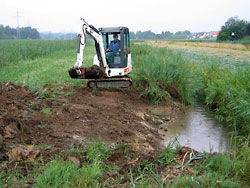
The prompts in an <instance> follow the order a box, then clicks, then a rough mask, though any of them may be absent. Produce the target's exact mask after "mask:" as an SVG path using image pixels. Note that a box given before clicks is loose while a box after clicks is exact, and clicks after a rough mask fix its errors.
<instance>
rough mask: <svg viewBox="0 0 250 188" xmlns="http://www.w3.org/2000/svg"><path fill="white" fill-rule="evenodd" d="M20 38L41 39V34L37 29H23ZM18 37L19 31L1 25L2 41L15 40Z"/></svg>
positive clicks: (0, 34)
mask: <svg viewBox="0 0 250 188" xmlns="http://www.w3.org/2000/svg"><path fill="white" fill-rule="evenodd" d="M19 29H20V37H21V39H39V38H40V36H39V32H38V31H37V30H36V29H35V28H31V27H21V28H19ZM16 35H17V29H14V28H11V27H9V26H5V27H4V26H3V25H0V39H15V38H16Z"/></svg>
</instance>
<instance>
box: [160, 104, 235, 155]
mask: <svg viewBox="0 0 250 188" xmlns="http://www.w3.org/2000/svg"><path fill="white" fill-rule="evenodd" d="M167 129H168V131H167V132H166V133H165V134H164V135H165V136H164V145H165V146H167V145H168V144H169V142H170V141H173V140H174V139H175V138H177V139H178V142H179V144H180V145H181V146H187V147H190V148H192V149H194V150H197V151H199V152H204V151H205V152H209V153H211V152H222V153H223V152H225V151H227V150H228V149H229V138H230V137H229V130H228V129H226V127H225V126H223V125H222V124H221V123H219V122H218V121H216V120H215V118H214V116H213V114H211V112H208V111H206V110H205V109H204V107H202V106H193V107H188V108H187V109H186V113H185V114H183V115H181V116H179V117H177V119H176V120H175V121H174V122H172V123H170V124H169V125H168V126H167Z"/></svg>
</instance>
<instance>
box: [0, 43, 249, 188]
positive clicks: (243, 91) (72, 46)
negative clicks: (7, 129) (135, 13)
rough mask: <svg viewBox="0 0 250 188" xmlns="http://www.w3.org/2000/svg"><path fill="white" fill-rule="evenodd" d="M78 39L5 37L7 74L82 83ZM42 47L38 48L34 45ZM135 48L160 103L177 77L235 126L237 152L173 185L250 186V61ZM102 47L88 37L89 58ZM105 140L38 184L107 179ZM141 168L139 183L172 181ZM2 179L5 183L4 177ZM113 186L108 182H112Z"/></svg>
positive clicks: (0, 72) (189, 95)
mask: <svg viewBox="0 0 250 188" xmlns="http://www.w3.org/2000/svg"><path fill="white" fill-rule="evenodd" d="M17 43H22V44H21V46H22V47H21V49H22V50H18V49H19V45H20V44H17ZM76 46H77V45H76V41H0V49H2V50H1V51H0V53H2V55H1V59H0V81H11V82H14V83H16V84H19V85H28V86H30V87H33V88H34V87H35V88H41V87H43V86H44V85H45V84H49V83H60V84H72V85H79V84H80V83H81V82H82V81H81V80H72V79H70V77H69V76H68V72H67V70H68V69H69V68H71V67H72V66H73V65H74V63H75V60H76ZM3 49H4V50H3ZM34 49H36V50H35V51H33V50H34ZM43 50H44V51H43ZM16 51H18V52H16ZM131 52H132V61H133V73H132V74H131V77H132V78H133V80H134V81H135V82H136V83H135V85H136V87H143V86H142V85H140V83H141V81H144V82H147V83H148V86H149V87H148V88H145V91H144V92H143V93H142V95H147V96H150V97H151V98H152V102H153V103H160V102H161V101H162V100H168V98H169V97H170V94H169V93H168V91H167V89H166V86H168V85H172V86H173V85H174V86H176V88H177V90H178V93H179V95H180V97H181V100H182V101H183V102H184V103H186V104H194V103H197V102H199V103H204V104H205V105H207V106H208V107H209V108H210V109H211V110H212V111H213V112H214V113H215V114H216V116H217V118H218V119H219V120H221V121H224V122H226V124H227V125H228V126H230V127H231V128H232V130H233V136H232V146H234V147H233V148H234V149H233V151H232V152H230V153H225V154H219V155H216V156H214V157H209V158H206V160H204V161H203V162H202V163H199V164H198V165H197V166H195V168H194V169H195V170H197V171H200V172H202V173H201V175H200V176H197V175H193V176H186V177H180V178H179V179H178V181H176V182H175V183H173V184H172V185H171V187H242V186H243V185H245V186H246V187H247V186H250V185H249V182H248V180H249V176H250V160H249V159H250V157H249V156H250V149H249V146H248V142H249V137H250V136H249V130H250V123H249V122H250V108H249V106H250V74H249V73H250V64H249V63H248V62H242V63H230V61H229V60H226V59H223V58H206V57H204V56H202V55H200V54H196V55H194V54H190V53H184V52H181V51H174V50H170V49H167V48H153V47H150V46H147V45H143V44H140V45H136V44H132V48H131ZM31 54H32V55H31ZM94 54H95V50H94V45H93V43H92V42H90V41H88V44H87V47H86V49H85V55H84V66H88V65H91V64H92V61H93V56H94ZM100 145H101V143H99V147H100V148H102V149H101V150H100V151H102V152H100V153H99V155H98V156H99V157H96V156H95V155H96V154H98V152H97V153H96V154H93V152H91V151H92V150H94V148H95V147H96V145H95V144H94V145H92V146H90V148H89V150H88V151H86V149H85V150H84V151H79V152H85V153H86V152H87V153H88V152H89V157H90V159H89V160H88V161H86V166H84V167H82V168H80V169H77V168H75V167H74V166H73V165H72V164H71V163H70V162H63V161H62V160H61V158H60V157H59V158H58V159H56V160H54V161H51V162H50V163H48V164H47V165H45V167H44V169H43V171H42V172H41V173H35V175H34V176H35V177H36V182H37V185H36V186H37V187H63V185H65V186H66V187H81V186H85V187H98V186H100V185H101V184H103V185H104V184H105V183H107V182H102V181H101V177H102V175H103V171H104V170H107V169H108V167H107V166H105V165H103V164H104V161H105V160H106V157H107V156H106V155H105V153H106V154H107V153H109V152H110V151H109V149H108V148H105V147H104V146H102V145H101V146H100ZM171 151H172V150H171ZM165 152H166V151H165ZM167 152H168V154H166V155H164V156H166V159H164V160H165V161H168V160H170V161H171V156H172V155H171V152H170V151H169V150H168V151H167ZM169 152H170V154H169ZM94 153H95V152H94ZM91 157H92V158H93V159H92V158H91ZM153 170H154V169H153ZM140 175H141V179H142V180H141V181H137V180H134V179H133V176H131V187H155V186H158V187H168V186H164V185H163V184H162V182H161V180H160V179H159V178H158V176H156V175H155V174H154V172H151V173H150V176H149V177H148V178H147V176H144V174H143V172H142V171H141V174H140ZM6 176H13V174H7V175H6V174H4V172H1V174H0V177H1V179H2V177H6ZM138 177H139V176H138ZM150 178H151V179H150ZM152 178H153V179H155V181H154V183H150V180H152ZM5 180H6V179H5ZM1 181H2V180H0V186H1V185H3V182H1ZM6 181H7V180H6ZM65 182H66V183H65ZM1 183H2V184H1ZM105 186H106V187H108V186H109V184H108V183H107V184H105ZM105 186H104V187H105Z"/></svg>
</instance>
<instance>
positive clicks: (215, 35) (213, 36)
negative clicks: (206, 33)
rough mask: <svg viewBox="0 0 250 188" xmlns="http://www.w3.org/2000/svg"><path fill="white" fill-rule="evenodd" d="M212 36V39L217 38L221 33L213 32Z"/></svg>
mask: <svg viewBox="0 0 250 188" xmlns="http://www.w3.org/2000/svg"><path fill="white" fill-rule="evenodd" d="M210 35H211V37H212V38H217V37H218V35H219V31H213V32H211V34H210Z"/></svg>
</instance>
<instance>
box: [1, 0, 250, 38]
mask: <svg viewBox="0 0 250 188" xmlns="http://www.w3.org/2000/svg"><path fill="white" fill-rule="evenodd" d="M17 10H18V12H19V26H20V27H26V26H31V27H34V28H37V29H38V31H39V32H77V28H78V25H79V23H80V22H79V20H80V18H85V20H86V21H87V22H88V23H89V24H92V25H94V26H95V27H96V28H99V27H111V26H126V27H128V28H129V29H130V31H134V32H135V31H139V30H141V31H147V30H151V31H153V32H155V33H161V32H162V31H171V32H176V31H184V30H189V31H191V32H204V31H217V30H220V28H221V26H222V25H223V24H224V23H225V22H226V21H227V19H228V18H230V17H233V16H238V17H239V18H240V19H243V20H247V21H250V0H237V1H236V0H114V1H104V0H66V1H65V0H0V24H3V25H4V26H6V25H9V26H11V27H16V26H17Z"/></svg>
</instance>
